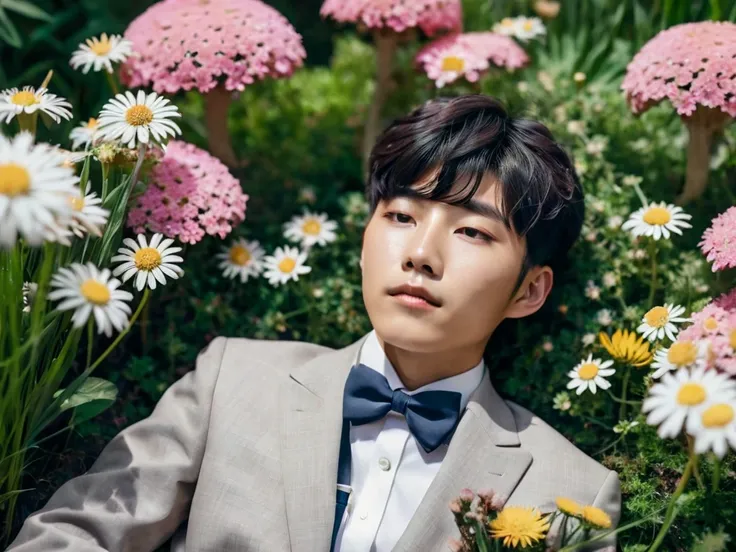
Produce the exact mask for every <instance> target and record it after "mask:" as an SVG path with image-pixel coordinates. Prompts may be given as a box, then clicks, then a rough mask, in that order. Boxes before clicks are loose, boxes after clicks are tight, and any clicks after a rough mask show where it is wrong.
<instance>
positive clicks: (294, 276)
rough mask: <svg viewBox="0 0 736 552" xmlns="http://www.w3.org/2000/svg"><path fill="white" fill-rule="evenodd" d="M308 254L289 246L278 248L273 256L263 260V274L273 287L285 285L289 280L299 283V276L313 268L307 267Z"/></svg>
mask: <svg viewBox="0 0 736 552" xmlns="http://www.w3.org/2000/svg"><path fill="white" fill-rule="evenodd" d="M306 260H307V253H306V252H301V251H299V249H298V248H296V247H289V246H288V245H286V246H284V247H283V248H282V247H277V248H276V251H274V254H273V255H268V256H267V257H265V258H264V259H263V268H264V269H265V273H264V274H263V275H264V276H265V277H266V278H268V283H269V284H271V285H272V286H278V285H279V284H285V283H286V282H288V281H289V280H294V281H297V280H299V276H300V275H302V274H307V273H309V272H311V270H312V267H309V266H306V265H305V264H304V263H305V262H306Z"/></svg>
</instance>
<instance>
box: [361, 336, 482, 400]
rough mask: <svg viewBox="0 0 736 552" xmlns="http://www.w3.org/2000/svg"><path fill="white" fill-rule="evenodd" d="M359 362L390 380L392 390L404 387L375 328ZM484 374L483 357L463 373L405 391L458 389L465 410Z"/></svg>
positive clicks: (411, 392)
mask: <svg viewBox="0 0 736 552" xmlns="http://www.w3.org/2000/svg"><path fill="white" fill-rule="evenodd" d="M358 362H360V363H361V364H365V365H366V366H368V367H369V368H371V369H373V370H375V371H376V372H378V373H379V374H381V375H383V376H384V377H385V378H386V379H387V380H388V384H389V386H391V390H394V389H404V384H403V383H402V381H401V379H400V378H399V375H398V374H397V373H396V370H395V369H394V367H393V365H392V364H391V361H389V359H388V357H387V356H386V353H384V351H383V348H382V347H381V344H380V342H379V341H378V336H377V335H376V331H375V330H373V331H371V332H370V333H369V334H368V337H367V338H366V340H365V341H364V342H363V346H362V347H361V349H360V353H359V355H358ZM484 374H485V363H484V362H483V359H481V361H480V362H479V363H478V364H476V365H475V366H474V367H473V368H471V369H470V370H467V371H466V372H463V373H462V374H457V375H455V376H450V377H448V378H444V379H441V380H437V381H433V382H432V383H428V384H427V385H423V386H422V387H419V388H417V389H415V390H413V391H408V390H405V393H406V394H407V395H413V394H415V393H420V392H422V391H456V392H458V393H460V395H461V396H462V398H461V401H460V408H461V409H462V410H464V409H465V407H466V406H467V404H468V400H469V399H470V395H472V393H473V391H475V389H476V388H477V387H478V385H479V384H480V382H481V380H482V379H483V376H484Z"/></svg>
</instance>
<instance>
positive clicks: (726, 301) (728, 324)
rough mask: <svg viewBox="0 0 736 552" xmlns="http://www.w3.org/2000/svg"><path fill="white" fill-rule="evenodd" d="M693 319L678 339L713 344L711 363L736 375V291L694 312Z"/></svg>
mask: <svg viewBox="0 0 736 552" xmlns="http://www.w3.org/2000/svg"><path fill="white" fill-rule="evenodd" d="M724 307H727V308H724ZM692 322H693V323H692V325H690V326H688V327H687V328H685V329H684V330H682V332H680V335H679V336H677V340H678V341H683V340H687V341H692V342H693V343H697V342H702V341H703V340H705V341H707V342H708V344H709V345H710V347H709V359H708V360H709V362H710V363H712V364H713V365H714V366H715V367H716V368H717V369H719V370H721V371H723V372H726V373H727V374H730V375H731V376H736V290H733V291H731V292H730V293H728V294H725V295H722V296H721V297H719V298H718V299H716V300H715V301H713V302H712V303H709V304H708V305H706V306H705V307H704V308H703V310H701V311H700V312H696V313H694V314H693V315H692Z"/></svg>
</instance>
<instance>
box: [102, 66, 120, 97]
mask: <svg viewBox="0 0 736 552" xmlns="http://www.w3.org/2000/svg"><path fill="white" fill-rule="evenodd" d="M105 76H106V77H107V84H109V85H110V89H111V90H112V93H113V94H115V95H117V94H118V93H119V89H118V83H116V82H115V77H114V76H113V75H112V73H109V72H107V71H105Z"/></svg>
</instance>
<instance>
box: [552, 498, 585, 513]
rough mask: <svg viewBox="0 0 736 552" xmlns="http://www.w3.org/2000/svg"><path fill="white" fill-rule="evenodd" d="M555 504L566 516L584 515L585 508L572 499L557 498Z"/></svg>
mask: <svg viewBox="0 0 736 552" xmlns="http://www.w3.org/2000/svg"><path fill="white" fill-rule="evenodd" d="M555 504H557V509H558V510H559V511H560V512H562V513H563V514H565V515H566V516H572V517H580V516H581V515H582V513H583V507H582V506H581V505H580V504H578V503H577V502H575V501H574V500H573V499H571V498H566V497H564V496H560V497H557V499H556V500H555Z"/></svg>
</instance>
